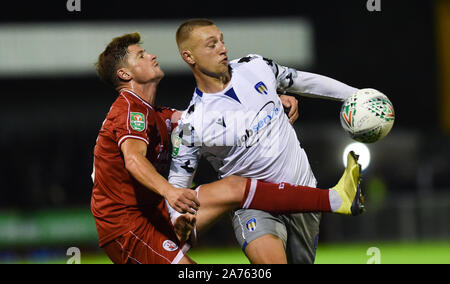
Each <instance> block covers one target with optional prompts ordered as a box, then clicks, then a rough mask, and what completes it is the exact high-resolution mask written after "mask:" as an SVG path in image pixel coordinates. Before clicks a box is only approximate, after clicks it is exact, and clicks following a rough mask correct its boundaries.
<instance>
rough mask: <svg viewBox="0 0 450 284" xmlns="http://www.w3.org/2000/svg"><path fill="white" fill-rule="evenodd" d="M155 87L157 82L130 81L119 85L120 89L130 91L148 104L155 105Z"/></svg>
mask: <svg viewBox="0 0 450 284" xmlns="http://www.w3.org/2000/svg"><path fill="white" fill-rule="evenodd" d="M157 87H158V84H137V83H134V82H130V83H129V84H127V85H124V86H121V88H120V91H122V90H129V91H132V92H133V93H135V94H136V95H138V96H139V97H140V98H141V99H143V100H144V101H146V102H147V103H149V104H150V105H155V100H156V89H157Z"/></svg>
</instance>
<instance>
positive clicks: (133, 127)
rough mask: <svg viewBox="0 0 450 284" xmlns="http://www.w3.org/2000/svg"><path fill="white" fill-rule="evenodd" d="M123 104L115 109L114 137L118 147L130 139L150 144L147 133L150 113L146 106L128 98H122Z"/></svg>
mask: <svg viewBox="0 0 450 284" xmlns="http://www.w3.org/2000/svg"><path fill="white" fill-rule="evenodd" d="M122 100H123V103H122V104H120V105H117V106H113V107H115V108H116V109H115V114H116V115H115V117H114V121H113V122H114V136H115V139H116V142H117V145H118V146H119V147H120V145H121V144H122V143H123V142H124V141H125V140H126V139H128V138H134V139H139V140H142V141H144V142H145V143H146V144H147V145H148V144H149V137H148V133H147V128H148V120H149V111H148V109H146V108H145V106H144V105H140V104H136V103H133V102H131V101H129V100H128V99H127V98H125V97H123V98H122Z"/></svg>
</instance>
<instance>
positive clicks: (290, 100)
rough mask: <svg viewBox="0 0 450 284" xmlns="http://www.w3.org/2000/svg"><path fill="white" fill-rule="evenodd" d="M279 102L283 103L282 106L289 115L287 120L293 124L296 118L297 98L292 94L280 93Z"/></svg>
mask: <svg viewBox="0 0 450 284" xmlns="http://www.w3.org/2000/svg"><path fill="white" fill-rule="evenodd" d="M280 99H281V102H282V103H283V107H284V110H285V112H287V114H288V117H289V122H290V123H291V124H294V122H295V121H296V120H297V119H298V116H299V114H298V100H297V99H296V98H295V97H293V96H288V95H280Z"/></svg>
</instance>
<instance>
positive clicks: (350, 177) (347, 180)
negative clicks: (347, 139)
mask: <svg viewBox="0 0 450 284" xmlns="http://www.w3.org/2000/svg"><path fill="white" fill-rule="evenodd" d="M360 181H361V165H360V164H358V155H356V154H355V152H353V151H351V152H350V153H348V155H347V167H346V168H345V171H344V174H343V175H342V177H341V179H340V180H339V182H338V183H337V184H336V185H335V186H334V187H332V188H331V189H334V190H335V191H336V192H337V193H338V194H339V196H340V197H341V200H342V203H341V206H340V207H339V209H337V210H336V211H334V213H338V214H344V215H353V216H356V215H359V214H361V213H363V212H364V211H365V208H364V196H363V195H362V194H361V189H360V186H359V184H360Z"/></svg>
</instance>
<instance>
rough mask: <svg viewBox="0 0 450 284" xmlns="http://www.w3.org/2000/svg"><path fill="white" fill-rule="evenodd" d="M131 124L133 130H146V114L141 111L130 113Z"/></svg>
mask: <svg viewBox="0 0 450 284" xmlns="http://www.w3.org/2000/svg"><path fill="white" fill-rule="evenodd" d="M130 126H131V128H133V130H136V131H139V132H141V131H144V129H145V116H144V115H143V114H142V113H140V112H132V113H130Z"/></svg>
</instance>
